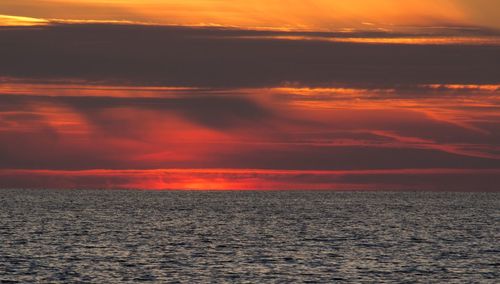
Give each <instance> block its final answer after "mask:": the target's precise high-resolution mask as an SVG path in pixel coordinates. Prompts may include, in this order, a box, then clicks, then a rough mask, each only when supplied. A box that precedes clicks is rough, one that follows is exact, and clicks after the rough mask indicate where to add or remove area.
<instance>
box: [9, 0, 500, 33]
mask: <svg viewBox="0 0 500 284" xmlns="http://www.w3.org/2000/svg"><path fill="white" fill-rule="evenodd" d="M499 9H500V2H498V1H495V0H491V1H489V0H479V1H477V0H442V1H434V0H406V1H400V0H350V1H332V0H308V1H304V0H288V1H283V0H250V1H246V0H236V1H235V0H182V1H177V0H169V1H160V0H144V1H136V0H107V1H95V0H46V1H34V0H3V1H2V4H1V5H0V14H4V15H11V16H24V17H33V18H43V19H66V20H114V21H137V22H149V23H159V24H176V25H177V24H179V25H222V26H237V27H244V28H278V29H308V30H339V29H349V28H365V29H366V28H385V29H392V28H394V27H395V26H404V25H418V26H422V25H423V26H443V25H444V26H446V25H480V26H490V27H500V20H499V19H498V17H497V15H495V13H494V12H492V11H498V10H499ZM0 19H1V18H0Z"/></svg>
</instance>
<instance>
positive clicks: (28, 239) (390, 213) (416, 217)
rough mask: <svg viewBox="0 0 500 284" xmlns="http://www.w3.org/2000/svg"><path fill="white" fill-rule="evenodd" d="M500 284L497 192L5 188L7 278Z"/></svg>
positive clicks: (0, 217) (1, 233)
mask: <svg viewBox="0 0 500 284" xmlns="http://www.w3.org/2000/svg"><path fill="white" fill-rule="evenodd" d="M387 282H389V283H500V193H436V192H328V191H222V192H211V191H162V192H159V191H139V190H135V191H134V190H129V191H116V190H50V189H47V190H29V189H22V190H19V189H4V190H0V283H387Z"/></svg>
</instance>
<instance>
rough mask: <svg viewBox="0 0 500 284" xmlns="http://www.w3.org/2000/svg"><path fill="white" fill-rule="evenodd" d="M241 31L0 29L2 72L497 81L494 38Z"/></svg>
mask: <svg viewBox="0 0 500 284" xmlns="http://www.w3.org/2000/svg"><path fill="white" fill-rule="evenodd" d="M248 33H250V34H251V32H248V31H239V30H224V29H209V28H186V27H154V26H130V25H85V24H82V25H56V26H49V27H45V28H42V29H39V28H38V29H36V30H33V29H15V30H12V29H7V30H5V29H0V61H1V62H2V64H1V65H0V76H8V77H21V78H38V79H60V80H70V79H80V80H86V81H91V82H106V83H108V84H111V83H115V84H124V83H125V84H128V85H134V84H136V85H156V86H158V85H161V86H187V87H214V88H233V87H270V86H272V87H274V86H277V85H282V84H285V83H287V82H295V83H299V84H302V85H309V86H328V85H331V84H334V83H337V84H356V83H358V82H363V84H366V85H372V86H377V85H382V86H387V85H422V84H476V85H477V84H499V83H500V81H499V79H498V76H496V74H498V73H499V72H500V70H499V67H498V64H496V62H498V61H500V55H499V54H500V52H499V49H500V46H495V45H494V46H492V45H473V46H471V45H460V44H452V45H442V46H436V45H411V44H410V45H400V44H396V45H395V44H363V43H339V42H337V43H336V42H328V41H314V40H313V41H311V40H308V39H302V40H301V39H297V40H284V39H276V38H272V37H271V38H268V37H263V36H258V37H256V38H245V37H244V36H247V35H248ZM259 33H261V34H262V32H259ZM271 35H272V34H271ZM242 36H243V38H242ZM131 39H133V40H131Z"/></svg>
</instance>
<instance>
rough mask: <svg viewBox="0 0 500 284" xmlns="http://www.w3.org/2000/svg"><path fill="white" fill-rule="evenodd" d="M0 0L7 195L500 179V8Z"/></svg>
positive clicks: (423, 0)
mask: <svg viewBox="0 0 500 284" xmlns="http://www.w3.org/2000/svg"><path fill="white" fill-rule="evenodd" d="M0 1H1V4H0V26H2V27H0V62H1V63H0V189H1V188H47V187H53V188H140V189H202V190H206V189H223V190H226V189H239V190H249V189H290V190H291V189H321V190H323V189H325V190H326V189H330V190H341V189H346V190H354V189H362V190H380V189H382V190H492V191H498V190H499V189H500V175H498V173H499V172H500V76H499V74H500V69H499V68H500V66H499V65H498V62H500V36H499V35H500V33H499V30H498V29H499V28H500V21H499V17H498V15H497V14H498V11H499V10H500V1H496V0H491V1H489V0H440V1H437V0H404V1H403V0H349V1H347V0H345V1H344V0H338V1H335V0H288V1H285V0H248V1H245V0H232V1H230V0H182V1H181V0H170V1H160V0H143V1H138V0H137V1H133V0H128V1H127V0H106V1H102V0H101V1H97V0H88V1H83V0H43V1H40V0H0ZM33 26H36V27H33ZM220 27H231V28H220ZM257 29H262V30H257ZM325 31H326V32H325ZM485 181H487V182H485Z"/></svg>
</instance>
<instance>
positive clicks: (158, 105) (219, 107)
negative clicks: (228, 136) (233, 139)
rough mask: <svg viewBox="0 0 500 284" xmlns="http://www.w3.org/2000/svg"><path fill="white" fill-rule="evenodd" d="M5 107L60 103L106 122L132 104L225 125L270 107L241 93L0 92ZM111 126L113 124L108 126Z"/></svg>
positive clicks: (252, 119)
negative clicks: (111, 112) (111, 94)
mask: <svg viewBox="0 0 500 284" xmlns="http://www.w3.org/2000/svg"><path fill="white" fill-rule="evenodd" d="M0 102H1V103H2V106H3V107H4V108H10V109H13V108H14V107H16V108H19V107H20V106H24V107H26V106H29V105H39V104H43V103H47V104H52V105H60V106H65V107H69V108H71V109H73V110H74V111H76V112H78V113H81V114H83V115H84V116H85V117H86V118H87V119H88V120H89V121H91V122H93V123H94V124H95V125H97V126H102V125H105V124H106V120H107V119H109V117H107V116H106V112H107V111H109V110H111V109H118V108H132V109H139V110H149V111H158V112H174V113H177V114H179V115H181V116H182V117H184V118H186V119H188V120H190V121H192V122H193V123H197V124H199V125H202V126H205V127H209V128H214V129H222V130H223V129H228V128H234V127H241V126H242V125H245V124H258V123H262V122H265V121H266V120H270V119H271V118H272V117H273V114H272V111H271V110H270V109H267V108H266V107H264V106H263V105H261V104H260V103H258V102H256V101H255V100H253V99H250V98H247V97H242V96H189V95H185V96H183V97H175V98H133V97H128V98H123V97H122V98H120V97H81V96H78V97H65V96H58V97H53V96H23V95H0ZM111 128H112V127H111Z"/></svg>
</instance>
